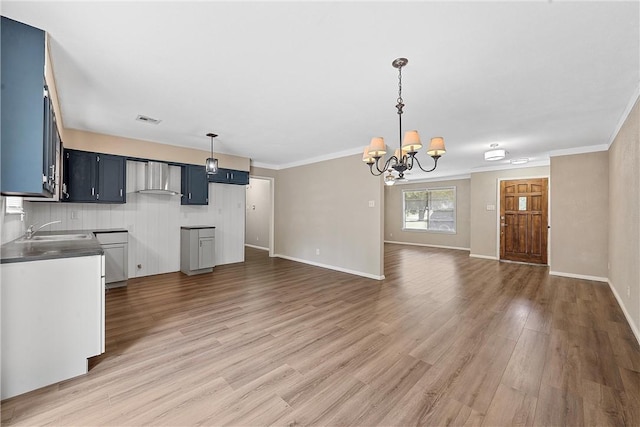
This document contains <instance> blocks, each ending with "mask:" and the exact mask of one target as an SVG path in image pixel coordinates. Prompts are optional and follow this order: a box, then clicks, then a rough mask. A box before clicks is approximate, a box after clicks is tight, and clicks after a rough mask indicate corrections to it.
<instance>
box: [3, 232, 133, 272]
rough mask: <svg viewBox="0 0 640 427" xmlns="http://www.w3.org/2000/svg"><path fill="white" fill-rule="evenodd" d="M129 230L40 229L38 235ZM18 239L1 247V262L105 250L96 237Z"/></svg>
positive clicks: (85, 254)
mask: <svg viewBox="0 0 640 427" xmlns="http://www.w3.org/2000/svg"><path fill="white" fill-rule="evenodd" d="M119 232H125V233H126V232H127V230H126V229H122V228H114V229H99V230H65V231H38V233H37V234H36V236H55V235H65V234H90V233H119ZM18 240H20V239H16V240H14V241H12V242H9V243H5V244H4V245H2V246H1V247H0V263H2V264H6V263H11V262H27V261H41V260H46V259H56V258H73V257H81V256H91V255H102V254H103V253H104V252H103V250H102V247H101V246H100V242H98V239H96V238H95V235H94V236H93V237H92V238H91V239H83V240H64V241H56V242H41V241H33V242H28V243H19V242H18Z"/></svg>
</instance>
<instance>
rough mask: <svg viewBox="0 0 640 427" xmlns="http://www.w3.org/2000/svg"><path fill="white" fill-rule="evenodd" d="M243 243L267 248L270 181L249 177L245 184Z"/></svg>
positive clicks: (269, 215)
mask: <svg viewBox="0 0 640 427" xmlns="http://www.w3.org/2000/svg"><path fill="white" fill-rule="evenodd" d="M246 207H247V215H246V226H245V227H246V228H245V229H246V232H245V241H244V242H245V244H248V245H252V246H258V247H261V248H265V249H269V226H270V217H271V181H270V180H268V179H260V178H251V179H250V180H249V185H248V186H247V204H246Z"/></svg>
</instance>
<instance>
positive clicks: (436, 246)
mask: <svg viewBox="0 0 640 427" xmlns="http://www.w3.org/2000/svg"><path fill="white" fill-rule="evenodd" d="M384 242H385V243H393V244H394V245H409V246H424V247H426V248H440V249H455V250H457V251H469V250H471V249H470V248H459V247H457V246H443V245H428V244H426V243H409V242H395V241H393V240H385V241H384Z"/></svg>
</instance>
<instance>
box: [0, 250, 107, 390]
mask: <svg viewBox="0 0 640 427" xmlns="http://www.w3.org/2000/svg"><path fill="white" fill-rule="evenodd" d="M0 273H1V279H2V282H1V284H0V290H1V298H0V300H1V305H0V308H1V310H0V316H1V332H2V333H1V336H2V348H1V350H0V351H1V354H0V356H1V359H2V377H1V398H2V399H6V398H9V397H12V396H15V395H18V394H21V393H25V392H27V391H30V390H34V389H37V388H40V387H43V386H46V385H49V384H52V383H56V382H58V381H63V380H66V379H68V378H72V377H75V376H78V375H81V374H84V373H86V372H87V358H89V357H92V356H96V355H98V354H100V353H102V352H103V351H104V284H103V282H102V255H94V256H86V257H73V258H60V259H51V260H41V261H32V262H16V263H9V264H2V269H1V270H0Z"/></svg>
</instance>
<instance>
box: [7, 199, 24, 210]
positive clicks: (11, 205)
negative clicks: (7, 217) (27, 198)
mask: <svg viewBox="0 0 640 427" xmlns="http://www.w3.org/2000/svg"><path fill="white" fill-rule="evenodd" d="M5 200H6V202H5V203H6V204H5V213H8V214H24V209H23V208H22V197H6V198H5Z"/></svg>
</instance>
